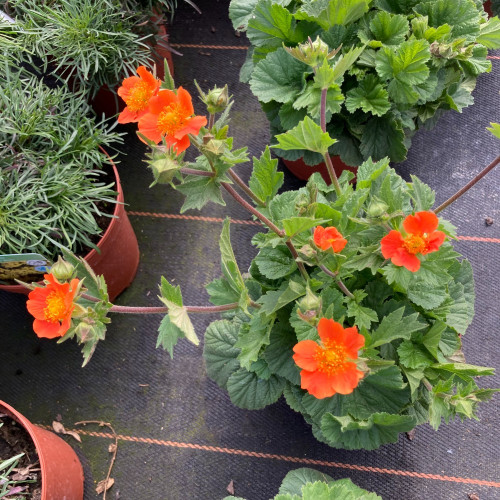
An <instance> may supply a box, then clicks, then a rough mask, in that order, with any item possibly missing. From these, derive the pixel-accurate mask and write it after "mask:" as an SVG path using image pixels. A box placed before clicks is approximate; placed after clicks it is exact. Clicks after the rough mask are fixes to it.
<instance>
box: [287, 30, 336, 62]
mask: <svg viewBox="0 0 500 500" xmlns="http://www.w3.org/2000/svg"><path fill="white" fill-rule="evenodd" d="M283 48H284V49H285V50H286V51H287V52H288V53H289V54H290V55H291V56H293V57H295V59H298V60H299V61H301V62H303V63H305V64H307V65H309V66H311V67H313V68H315V67H317V66H319V65H320V64H322V63H323V61H324V60H325V59H327V60H329V59H332V58H333V57H334V56H335V55H336V54H337V52H338V51H339V50H340V47H339V48H338V49H336V50H332V51H331V52H328V45H327V44H326V43H325V42H324V41H323V40H321V38H320V37H319V36H318V37H317V38H316V40H315V41H314V42H313V41H312V40H311V39H310V38H309V39H308V41H307V42H305V43H301V44H299V45H298V46H297V47H283Z"/></svg>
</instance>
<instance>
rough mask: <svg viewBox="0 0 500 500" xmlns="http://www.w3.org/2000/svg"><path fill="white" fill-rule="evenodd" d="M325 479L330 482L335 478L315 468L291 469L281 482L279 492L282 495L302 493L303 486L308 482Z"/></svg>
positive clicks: (324, 480)
mask: <svg viewBox="0 0 500 500" xmlns="http://www.w3.org/2000/svg"><path fill="white" fill-rule="evenodd" d="M316 481H323V482H325V483H329V482H331V481H333V478H332V477H330V476H328V475H327V474H323V473H322V472H319V471H317V470H314V469H307V468H300V469H295V470H292V471H290V472H289V473H288V474H287V475H286V476H285V478H284V479H283V482H282V483H281V486H280V489H279V492H280V494H282V495H286V494H289V495H299V496H301V495H302V487H303V486H304V485H305V484H307V483H314V482H316Z"/></svg>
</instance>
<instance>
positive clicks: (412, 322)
mask: <svg viewBox="0 0 500 500" xmlns="http://www.w3.org/2000/svg"><path fill="white" fill-rule="evenodd" d="M404 312H405V308H404V307H400V308H399V309H397V310H396V311H394V312H392V313H390V314H388V315H387V316H385V317H384V318H383V319H382V321H381V323H380V325H379V327H378V328H377V329H376V330H375V331H374V332H373V333H372V339H371V343H370V345H369V347H378V346H380V345H382V344H387V343H388V342H392V341H393V340H395V339H410V338H411V334H412V333H414V332H418V331H420V330H423V329H425V328H427V326H428V325H427V323H421V322H420V321H419V317H420V315H419V314H418V313H414V314H410V315H408V316H403V315H404Z"/></svg>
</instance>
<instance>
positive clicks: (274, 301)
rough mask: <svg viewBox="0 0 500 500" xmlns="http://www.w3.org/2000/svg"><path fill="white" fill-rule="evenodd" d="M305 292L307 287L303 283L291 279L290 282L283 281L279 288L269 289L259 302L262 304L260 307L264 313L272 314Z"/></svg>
mask: <svg viewBox="0 0 500 500" xmlns="http://www.w3.org/2000/svg"><path fill="white" fill-rule="evenodd" d="M305 294H306V287H305V286H304V285H303V284H301V283H297V282H296V281H293V280H290V281H289V282H288V283H283V285H281V288H280V289H279V290H269V291H268V292H267V293H266V294H265V295H262V297H260V298H259V300H258V301H257V302H258V303H259V304H262V307H261V309H260V311H261V312H262V313H265V314H272V313H273V312H276V311H278V310H279V309H281V308H282V307H283V306H286V305H287V304H289V303H290V302H292V301H293V300H295V299H297V298H299V297H301V296H302V295H305Z"/></svg>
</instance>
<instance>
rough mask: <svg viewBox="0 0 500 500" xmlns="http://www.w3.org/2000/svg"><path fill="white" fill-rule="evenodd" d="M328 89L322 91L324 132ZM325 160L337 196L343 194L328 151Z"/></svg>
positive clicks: (322, 128) (321, 108) (321, 122)
mask: <svg viewBox="0 0 500 500" xmlns="http://www.w3.org/2000/svg"><path fill="white" fill-rule="evenodd" d="M327 92H328V89H321V106H320V119H319V121H320V126H321V130H322V131H323V132H326V94H327ZM323 158H324V160H325V163H326V169H327V170H328V175H329V176H330V180H331V181H332V184H333V186H334V188H335V192H336V193H337V196H340V195H341V194H342V189H341V188H340V184H339V180H338V178H337V174H336V173H335V169H334V168H333V163H332V159H331V158H330V155H329V154H328V151H327V152H326V153H325V154H324V155H323Z"/></svg>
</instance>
